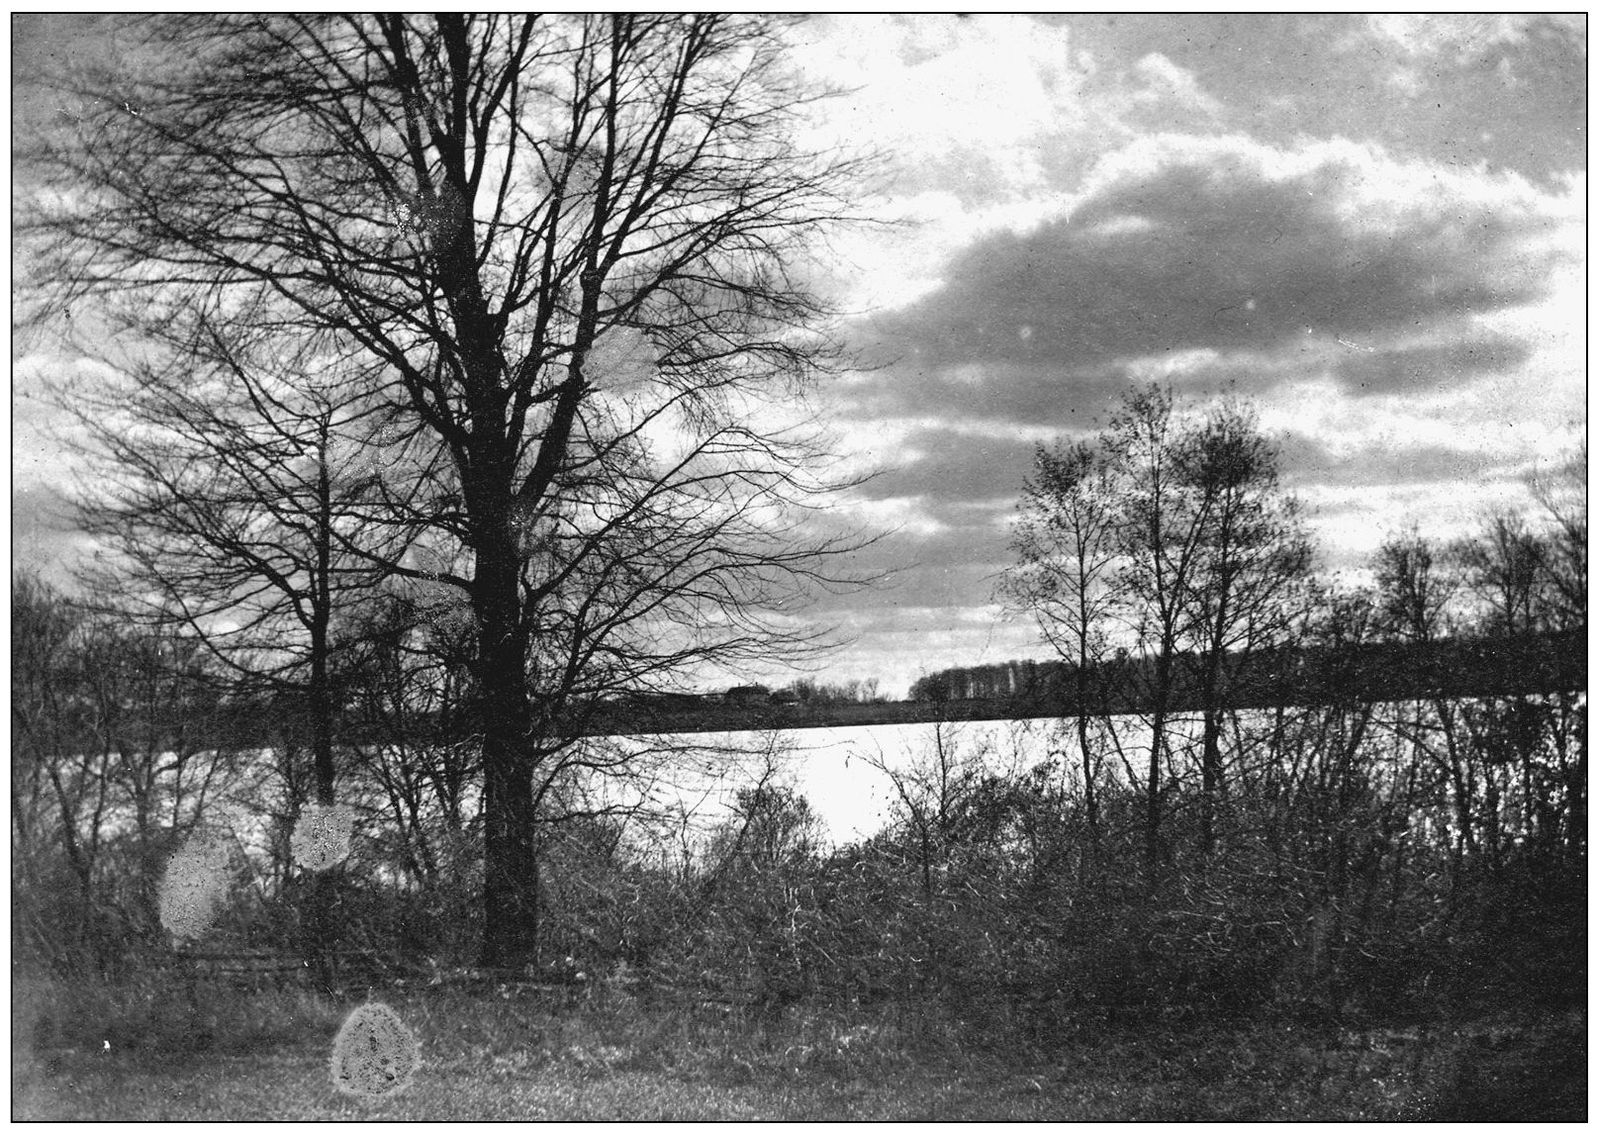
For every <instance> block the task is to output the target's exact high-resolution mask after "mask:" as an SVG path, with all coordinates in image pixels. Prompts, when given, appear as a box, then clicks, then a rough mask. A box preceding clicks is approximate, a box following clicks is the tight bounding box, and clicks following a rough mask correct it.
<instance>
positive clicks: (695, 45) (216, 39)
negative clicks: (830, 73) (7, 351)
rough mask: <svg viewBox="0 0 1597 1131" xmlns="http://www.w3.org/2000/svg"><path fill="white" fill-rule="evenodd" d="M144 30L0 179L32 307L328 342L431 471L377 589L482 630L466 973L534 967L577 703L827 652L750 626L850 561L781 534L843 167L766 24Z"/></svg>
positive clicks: (795, 482)
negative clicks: (549, 829) (479, 895)
mask: <svg viewBox="0 0 1597 1131" xmlns="http://www.w3.org/2000/svg"><path fill="white" fill-rule="evenodd" d="M135 28H136V31H137V32H138V33H139V34H138V35H137V37H136V38H137V42H138V48H139V50H140V51H142V52H146V53H149V54H151V55H153V56H154V57H155V58H156V59H157V60H158V61H159V66H150V67H132V68H128V69H126V70H125V71H123V72H121V73H104V72H102V73H92V74H84V75H81V76H75V77H71V78H69V79H68V81H67V82H66V83H65V84H64V86H65V87H66V93H67V95H68V96H69V97H74V98H75V99H76V102H75V105H76V106H78V107H79V108H80V112H81V117H79V118H78V119H77V120H76V121H74V122H71V123H63V127H62V129H61V130H59V131H58V132H57V133H56V134H55V135H53V136H49V137H47V138H45V139H43V141H42V142H41V143H40V144H39V145H38V146H37V147H35V148H34V149H33V150H31V151H30V152H27V153H24V154H22V155H21V158H20V159H21V160H22V161H23V163H24V167H25V175H26V176H28V177H29V178H31V179H32V182H33V183H34V184H36V185H39V186H41V187H40V189H39V191H37V192H36V193H35V194H34V195H33V196H32V198H31V200H30V202H29V203H28V206H27V208H26V209H25V212H26V215H25V216H24V218H23V223H22V227H23V230H24V232H25V233H26V234H27V236H28V237H29V238H30V239H31V240H33V241H34V242H33V244H32V245H31V246H32V247H33V248H34V249H35V251H36V254H37V256H38V272H37V274H38V277H39V278H40V279H41V280H42V281H43V283H44V285H45V287H46V289H45V291H44V298H45V300H46V301H45V307H46V309H47V310H48V311H52V312H62V311H65V310H67V309H69V308H71V309H93V310H94V311H95V317H96V318H97V319H99V320H101V321H102V322H103V324H105V325H107V326H109V327H112V328H114V329H115V330H117V331H125V332H126V333H127V335H128V337H129V339H130V340H132V341H135V342H144V341H147V340H149V339H150V338H152V337H153V339H154V341H155V342H157V343H161V342H165V341H169V340H170V337H171V336H177V337H180V338H183V339H186V340H191V341H192V340H196V339H197V338H198V337H199V334H198V331H199V330H200V329H201V328H203V327H212V328H216V329H218V330H219V331H220V330H224V329H225V330H226V331H235V330H241V329H242V328H244V327H248V328H250V329H252V330H255V331H261V330H263V328H270V329H276V330H280V331H282V332H285V333H291V334H294V335H319V336H325V338H326V339H328V340H330V341H331V342H332V343H334V344H335V346H336V349H337V351H338V352H339V353H340V355H341V356H342V357H343V358H345V359H346V360H347V362H348V364H349V369H348V370H347V376H348V379H349V380H351V381H355V382H358V383H359V394H360V395H359V397H358V398H352V399H358V400H359V401H360V403H362V404H370V405H373V406H381V408H382V410H383V411H385V412H386V413H389V414H391V417H392V418H393V419H396V420H397V421H398V422H399V424H400V427H401V428H402V430H403V431H404V434H406V435H413V436H415V437H417V439H418V443H420V442H422V441H423V440H424V441H425V444H426V445H430V446H431V449H433V450H435V451H436V452H437V453H439V455H440V459H439V460H438V461H437V463H436V465H435V466H437V468H438V471H437V476H436V480H435V486H436V488H437V490H436V493H434V494H432V495H430V496H429V498H430V499H431V500H433V502H432V503H431V509H429V510H428V511H427V512H426V513H424V514H418V515H413V516H407V517H414V518H417V519H419V520H421V521H423V522H424V523H425V525H426V527H427V529H428V531H429V533H430V534H432V535H434V536H435V537H436V538H437V539H438V542H439V555H440V556H439V559H438V560H437V561H436V562H435V564H434V565H432V566H430V567H421V566H419V565H418V563H416V562H413V561H407V560H401V561H397V562H396V561H393V560H391V559H388V558H386V557H384V556H383V555H379V557H382V560H381V561H380V562H378V563H374V564H378V565H380V568H381V569H383V570H386V571H387V572H389V573H392V574H394V575H396V576H401V577H410V578H420V579H425V580H429V581H431V582H434V583H436V584H441V585H443V586H448V587H452V588H453V589H455V590H456V591H458V592H459V593H460V594H461V595H462V597H463V599H464V601H465V602H466V603H468V604H469V607H470V609H471V612H472V615H473V617H474V619H475V621H476V625H477V630H478V631H477V653H476V655H475V657H474V659H473V664H474V669H475V670H474V677H475V685H476V688H477V690H478V693H479V705H478V711H477V726H478V728H479V729H480V731H481V733H482V743H483V746H482V767H483V786H484V791H485V804H486V814H487V833H486V858H487V867H486V873H485V889H486V892H485V902H486V928H485V936H486V937H485V952H484V956H485V959H486V961H487V962H488V963H490V964H493V965H512V964H521V963H524V962H526V961H528V960H529V959H531V958H533V957H534V955H535V952H536V932H537V922H538V909H537V900H536V885H535V884H534V883H532V882H531V880H530V877H533V876H535V875H536V872H537V863H538V862H537V859H536V836H535V826H536V824H537V822H538V820H539V817H540V805H541V804H542V802H543V799H544V798H545V797H546V796H548V794H549V791H550V790H551V789H552V788H553V787H554V785H555V783H556V782H557V781H558V780H559V779H560V778H561V777H562V776H563V775H565V774H568V773H572V772H586V771H590V770H592V769H593V761H594V760H593V758H591V757H589V756H588V755H587V754H586V753H585V752H584V750H583V749H582V748H581V747H580V746H579V744H578V742H577V739H576V737H575V736H576V734H577V733H578V732H579V731H580V729H581V727H580V721H581V720H580V717H581V715H582V713H583V711H584V710H585V706H584V704H586V703H588V702H590V701H591V700H592V699H593V697H595V696H597V695H599V694H603V693H605V692H607V691H610V690H612V689H616V688H625V687H629V686H633V687H635V686H640V685H641V686H651V685H665V684H668V683H669V681H670V680H672V679H673V678H675V677H677V676H678V675H680V674H681V673H683V672H685V671H689V670H694V669H704V668H713V667H716V666H719V667H721V668H723V669H736V668H737V667H739V666H741V665H742V664H745V663H746V662H748V661H749V660H750V659H751V658H753V657H755V656H760V657H762V658H763V657H765V656H768V655H769V654H770V653H771V652H772V651H773V650H777V651H781V650H786V651H788V652H790V653H802V652H803V651H804V650H805V649H807V648H811V647H813V646H815V645H816V644H817V643H818V642H819V639H820V638H819V636H818V635H817V634H816V633H814V632H812V631H810V630H808V629H806V628H795V627H792V625H793V624H794V623H795V622H794V621H793V620H791V619H788V620H782V621H779V620H777V619H776V618H775V617H773V616H770V615H768V614H771V613H781V614H787V613H790V612H791V611H792V610H793V609H794V608H795V607H796V606H797V604H798V603H799V602H800V601H801V600H802V599H803V596H804V593H805V591H806V589H807V588H808V587H809V586H810V585H812V584H813V583H815V582H817V581H823V582H824V581H826V580H828V579H831V578H834V576H835V574H834V571H833V570H832V568H831V566H830V565H829V562H831V561H832V560H833V559H834V558H835V557H836V556H837V555H838V554H840V553H843V552H845V551H848V550H851V549H852V548H853V546H852V544H850V543H849V542H848V541H847V540H846V539H840V538H837V537H829V536H821V537H819V538H815V537H806V536H805V535H804V534H803V531H802V529H801V522H802V519H803V517H804V514H805V511H806V509H807V507H809V506H810V505H812V504H813V503H814V501H815V500H816V498H817V496H818V495H821V494H824V492H825V490H826V489H827V484H826V483H825V482H823V481H821V480H820V479H819V478H818V477H817V474H816V471H815V465H814V462H813V461H814V460H815V457H816V456H817V455H818V454H819V451H820V449H819V447H818V441H817V438H816V437H815V435H814V434H813V431H812V430H811V429H809V428H808V427H807V426H806V425H805V423H804V420H803V418H802V415H801V414H800V413H799V412H798V411H797V410H796V409H795V404H796V403H799V402H798V401H797V400H796V398H797V396H798V394H799V393H800V392H801V391H802V388H803V387H804V385H805V383H806V382H807V381H809V380H811V379H812V378H813V377H815V376H816V375H817V374H820V373H824V372H826V371H827V370H828V368H829V367H830V366H831V365H832V364H833V362H834V361H835V360H836V357H837V354H836V352H835V350H834V348H833V347H832V345H831V343H830V342H829V340H828V339H827V337H826V335H825V333H824V331H825V329H826V321H827V316H828V313H829V312H828V310H827V308H826V306H825V305H824V303H823V302H822V301H821V300H820V299H819V298H817V297H816V296H815V294H813V293H812V291H811V290H810V289H809V287H808V286H807V285H806V282H805V277H804V272H803V270H802V263H803V257H804V255H805V254H806V252H807V250H808V248H809V247H810V246H811V244H812V242H813V240H814V239H815V238H816V237H817V236H818V235H819V234H820V233H821V231H822V229H823V227H824V224H825V222H827V221H829V220H833V219H837V218H839V217H841V216H843V215H844V213H845V209H846V205H845V201H844V197H843V192H844V190H845V189H846V188H847V187H848V185H849V184H850V182H851V178H852V176H853V174H854V173H855V172H856V171H857V170H858V168H859V165H858V163H857V162H856V161H854V160H853V159H849V158H845V157H839V156H836V155H833V154H826V153H815V152H810V151H807V150H805V149H804V148H802V147H801V146H799V145H797V144H796V143H795V142H794V141H793V140H792V137H793V136H794V132H793V129H792V126H793V124H794V122H795V121H796V117H797V114H798V112H799V111H800V110H801V109H802V106H803V104H804V102H805V100H806V99H807V98H809V97H810V94H809V92H808V91H807V90H806V89H805V88H804V87H803V85H802V84H801V83H800V82H799V81H798V80H797V79H796V78H795V77H793V76H792V75H791V74H790V73H789V72H787V71H786V70H785V69H784V67H783V64H782V58H781V49H782V39H781V35H780V24H779V22H778V21H774V20H771V19H768V18H762V17H731V16H722V15H705V16H677V15H643V16H632V15H614V16H563V15H556V16H508V15H491V16H472V17H468V16H464V15H442V16H437V17H411V16H399V15H382V16H348V17H346V16H335V15H314V16H290V15H281V16H275V15H274V16H218V17H207V18H196V17H192V16H188V15H185V16H183V17H181V18H177V17H174V18H171V19H163V20H156V21H153V22H147V23H140V24H138V25H135ZM156 326H161V327H173V328H174V329H172V330H170V331H166V332H165V333H155V334H153V335H152V334H151V333H150V332H151V330H152V328H153V327H156ZM179 329H181V333H179ZM171 360H172V361H174V362H177V361H180V360H181V358H180V357H173V358H172V359H171ZM421 458H422V459H423V461H424V462H427V457H426V455H425V453H424V454H423V456H422V457H421ZM622 757H624V755H621V754H619V753H612V754H609V755H604V754H601V755H600V756H599V761H600V762H602V763H604V764H606V765H610V766H611V767H612V768H614V766H615V759H617V758H622Z"/></svg>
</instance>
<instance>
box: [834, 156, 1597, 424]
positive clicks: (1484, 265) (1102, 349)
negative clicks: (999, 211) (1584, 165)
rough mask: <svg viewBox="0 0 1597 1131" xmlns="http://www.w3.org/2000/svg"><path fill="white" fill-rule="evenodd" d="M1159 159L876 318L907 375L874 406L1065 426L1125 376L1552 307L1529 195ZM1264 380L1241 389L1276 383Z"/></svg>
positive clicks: (1361, 172) (1430, 334)
mask: <svg viewBox="0 0 1597 1131" xmlns="http://www.w3.org/2000/svg"><path fill="white" fill-rule="evenodd" d="M1160 145H1162V146H1163V148H1160V147H1159V146H1157V145H1156V146H1154V147H1152V148H1146V147H1145V148H1144V149H1143V150H1141V151H1140V152H1138V153H1135V154H1131V155H1129V156H1126V155H1122V158H1121V159H1120V160H1119V161H1118V163H1113V164H1111V165H1109V166H1106V167H1105V170H1102V171H1100V174H1095V177H1096V179H1097V182H1098V183H1097V187H1096V188H1092V189H1090V190H1089V192H1088V193H1087V194H1086V196H1085V198H1084V199H1082V200H1081V201H1080V203H1079V204H1078V205H1077V207H1076V208H1075V210H1074V211H1073V213H1072V214H1071V215H1070V217H1069V218H1068V220H1067V219H1060V220H1056V221H1053V222H1050V223H1045V224H1043V225H1042V226H1040V227H1039V228H1038V229H1036V230H1035V231H1033V232H1031V233H1029V234H1025V235H1015V234H1011V233H1007V232H1006V233H999V234H996V235H993V236H989V237H986V238H984V239H981V240H978V241H977V242H976V243H975V244H973V245H971V246H970V247H968V248H967V249H966V250H965V251H963V252H962V253H960V254H959V255H958V256H956V257H955V259H954V260H953V261H952V262H951V263H950V264H949V266H948V268H947V270H946V271H945V273H944V274H945V278H946V279H947V280H948V282H947V283H946V284H945V285H944V286H942V287H941V288H939V289H938V290H936V291H934V292H932V293H931V294H929V295H927V296H926V297H925V298H923V299H921V300H920V301H918V302H916V303H914V304H913V305H911V306H909V307H907V308H905V309H902V310H899V311H894V312H890V313H887V314H884V315H880V316H878V317H877V318H875V319H874V321H873V322H872V323H871V324H870V325H869V326H868V327H867V331H866V333H867V337H868V338H869V339H870V342H869V347H870V349H871V350H872V351H874V352H876V354H877V356H878V357H881V358H896V363H894V364H890V365H889V366H888V367H887V368H885V369H884V370H882V371H881V372H880V373H878V374H876V375H875V378H874V379H873V380H870V381H867V382H865V383H864V384H863V386H862V388H861V389H860V390H859V392H860V394H861V401H862V406H863V407H866V408H875V409H877V410H879V411H880V410H889V411H890V410H892V409H894V408H897V409H898V410H901V411H902V410H907V409H910V408H912V407H915V406H924V405H941V406H946V408H947V409H948V410H949V411H952V412H959V413H963V414H970V415H974V416H977V417H983V418H989V419H993V418H996V419H1009V420H1016V421H1025V422H1036V421H1038V420H1046V421H1053V420H1061V422H1063V420H1062V416H1063V415H1064V414H1065V413H1066V412H1067V411H1068V409H1069V408H1070V407H1071V406H1072V405H1073V404H1079V405H1081V406H1083V407H1086V408H1088V409H1089V410H1090V411H1089V415H1090V413H1091V412H1095V411H1097V410H1099V409H1100V408H1101V407H1102V406H1103V404H1104V403H1105V401H1106V400H1107V399H1108V397H1112V396H1113V394H1114V392H1117V391H1118V389H1119V388H1120V387H1121V384H1122V381H1123V374H1124V373H1125V371H1126V367H1127V365H1128V364H1129V363H1131V362H1134V361H1146V360H1149V359H1154V360H1157V359H1159V358H1162V357H1166V356H1170V355H1178V354H1183V353H1185V354H1192V353H1194V352H1200V353H1201V351H1209V354H1210V356H1211V357H1212V359H1213V362H1212V363H1213V364H1218V365H1221V366H1227V367H1231V368H1233V369H1234V370H1235V369H1236V368H1237V367H1235V366H1233V364H1232V363H1233V362H1234V361H1235V360H1237V359H1238V358H1239V357H1240V358H1242V359H1243V360H1247V359H1250V358H1251V359H1253V360H1255V361H1256V360H1258V359H1268V358H1270V357H1271V356H1272V355H1273V354H1277V353H1279V352H1281V351H1287V352H1288V353H1292V354H1295V353H1296V352H1297V347H1298V344H1299V343H1300V342H1301V341H1302V340H1303V339H1304V337H1305V335H1307V334H1312V335H1313V336H1314V337H1315V338H1316V339H1317V340H1318V341H1327V340H1328V339H1329V340H1345V341H1353V342H1359V343H1364V342H1370V341H1386V342H1394V343H1398V344H1399V345H1400V346H1401V342H1402V340H1403V339H1404V337H1405V336H1407V335H1414V334H1416V333H1418V334H1423V335H1424V336H1425V337H1427V338H1434V336H1435V334H1436V331H1437V330H1438V329H1447V328H1453V329H1457V328H1460V327H1463V326H1465V325H1466V322H1467V320H1468V319H1469V318H1471V317H1472V316H1475V315H1479V314H1485V313H1489V312H1493V311H1498V310H1502V309H1505V308H1509V307H1516V306H1521V305H1524V304H1527V303H1530V302H1532V301H1535V300H1537V299H1540V298H1542V297H1544V295H1545V294H1546V292H1547V288H1548V285H1549V284H1548V276H1549V272H1548V271H1547V268H1548V267H1549V266H1550V263H1549V258H1548V257H1549V253H1547V252H1545V251H1544V252H1542V253H1540V255H1536V254H1533V253H1532V252H1531V251H1530V250H1529V249H1530V248H1531V246H1532V241H1534V240H1538V239H1541V240H1543V241H1545V238H1546V236H1547V233H1548V232H1549V231H1550V230H1552V229H1553V225H1554V221H1553V220H1551V219H1549V217H1547V216H1546V215H1544V214H1543V213H1542V212H1541V211H1538V209H1537V207H1536V203H1537V200H1538V199H1539V198H1536V197H1534V196H1533V195H1529V193H1528V190H1525V189H1523V186H1520V187H1518V188H1516V187H1515V186H1512V185H1503V184H1498V183H1496V182H1490V181H1487V182H1482V185H1481V186H1479V187H1480V188H1481V189H1482V190H1483V191H1476V192H1474V194H1473V195H1471V194H1470V193H1467V192H1465V191H1464V189H1463V188H1461V187H1460V186H1459V185H1457V184H1453V185H1451V186H1444V185H1442V184H1441V183H1440V181H1438V182H1437V183H1436V184H1435V185H1433V186H1431V190H1430V191H1429V192H1427V193H1422V195H1421V197H1420V198H1419V199H1414V200H1405V199H1402V194H1401V193H1395V192H1392V191H1390V190H1389V189H1388V188H1387V187H1386V186H1385V185H1383V184H1381V183H1379V178H1380V174H1381V173H1382V171H1383V168H1384V166H1383V165H1382V164H1381V162H1380V161H1379V160H1377V159H1376V157H1373V156H1371V154H1370V153H1368V152H1367V151H1364V150H1361V149H1359V148H1357V147H1354V146H1351V145H1342V144H1334V145H1327V146H1322V147H1319V148H1318V149H1317V150H1315V151H1313V152H1312V153H1311V154H1310V156H1308V157H1305V156H1304V155H1302V154H1299V155H1296V156H1288V155H1283V154H1280V153H1278V152H1277V151H1274V150H1270V149H1266V148H1263V147H1258V146H1253V145H1250V144H1246V143H1238V142H1233V141H1229V140H1219V141H1213V142H1205V141H1199V140H1195V139H1190V138H1187V139H1163V140H1162V141H1161V142H1160ZM1388 172H1390V175H1392V176H1394V177H1395V176H1397V175H1398V174H1399V173H1402V172H1405V170H1402V169H1395V168H1394V169H1393V170H1388ZM1406 172H1407V174H1409V175H1412V172H1413V171H1412V170H1411V169H1410V170H1406ZM1575 253H1577V252H1575V251H1571V254H1575ZM1366 348H1373V347H1366ZM1525 352H1526V350H1525V348H1524V347H1523V346H1522V345H1520V344H1518V343H1515V342H1512V341H1510V340H1509V339H1506V338H1501V337H1499V338H1496V339H1480V338H1479V337H1478V336H1477V338H1476V339H1475V340H1474V341H1471V342H1470V343H1469V344H1468V345H1466V346H1461V347H1454V346H1447V347H1434V346H1426V347H1423V348H1418V349H1403V348H1400V349H1399V350H1398V351H1397V352H1376V353H1371V354H1367V355H1360V356H1359V357H1357V358H1352V359H1346V360H1345V361H1344V362H1343V363H1341V364H1337V365H1335V366H1334V367H1333V374H1332V375H1333V376H1337V377H1339V378H1340V379H1342V380H1344V382H1345V383H1346V384H1347V386H1348V387H1349V388H1350V389H1354V390H1359V389H1365V390H1369V391H1379V390H1381V389H1386V388H1392V387H1404V386H1406V385H1407V384H1409V383H1410V382H1412V381H1413V380H1415V376H1416V374H1418V375H1419V376H1418V379H1419V380H1421V381H1423V380H1427V379H1430V377H1431V375H1432V374H1438V375H1442V374H1445V372H1446V367H1447V366H1449V365H1453V366H1456V367H1457V368H1458V369H1459V370H1461V371H1463V372H1466V373H1469V372H1479V371H1482V370H1485V369H1489V368H1494V367H1502V366H1507V365H1512V364H1514V363H1516V362H1517V361H1518V360H1521V359H1522V358H1523V357H1524V355H1525ZM1270 368H1271V367H1270V366H1267V365H1266V366H1262V367H1259V366H1256V367H1255V368H1253V369H1252V370H1251V371H1250V370H1249V369H1248V368H1247V367H1246V366H1243V367H1241V368H1240V370H1238V371H1235V372H1233V373H1232V376H1244V377H1245V376H1248V375H1249V374H1250V372H1251V374H1252V375H1253V376H1255V377H1258V378H1263V379H1265V380H1269V379H1270V378H1271V376H1272V374H1271V373H1270ZM1283 372H1284V371H1283ZM1270 383H1273V381H1271V382H1270ZM1244 391H1256V390H1248V389H1245V390H1244ZM1106 394H1108V396H1107V397H1106Z"/></svg>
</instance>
